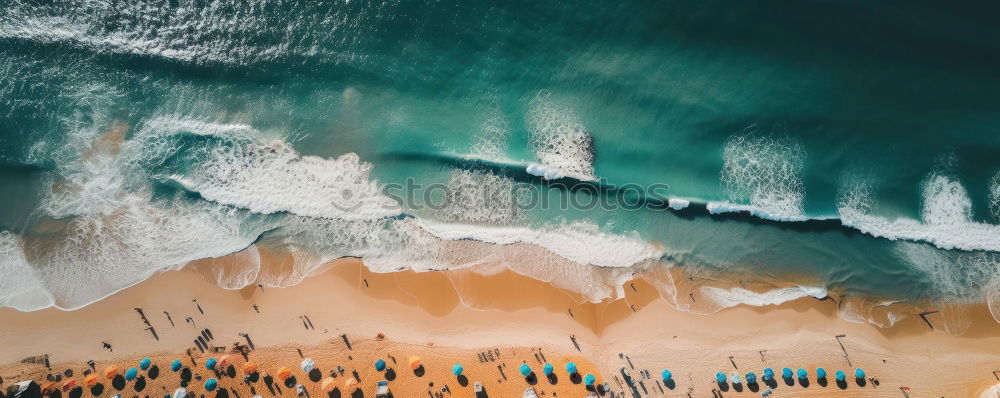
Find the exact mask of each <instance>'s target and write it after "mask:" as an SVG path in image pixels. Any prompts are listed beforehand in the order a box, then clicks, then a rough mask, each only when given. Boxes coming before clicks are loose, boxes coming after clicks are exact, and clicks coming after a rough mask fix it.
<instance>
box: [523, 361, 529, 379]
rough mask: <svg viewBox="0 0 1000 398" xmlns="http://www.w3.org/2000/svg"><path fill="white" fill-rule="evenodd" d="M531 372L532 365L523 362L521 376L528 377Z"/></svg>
mask: <svg viewBox="0 0 1000 398" xmlns="http://www.w3.org/2000/svg"><path fill="white" fill-rule="evenodd" d="M530 374H531V367H530V366H528V364H526V363H522V364H521V376H524V377H528V375H530Z"/></svg>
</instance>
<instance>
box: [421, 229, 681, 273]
mask: <svg viewBox="0 0 1000 398" xmlns="http://www.w3.org/2000/svg"><path fill="white" fill-rule="evenodd" d="M416 222H417V224H418V225H420V226H421V227H422V228H423V229H425V230H427V231H428V232H430V233H431V234H433V235H434V236H436V237H438V238H440V239H445V240H462V239H473V240H477V241H481V242H488V243H494V244H500V245H509V244H514V243H526V244H531V245H536V246H540V247H543V248H546V249H548V250H550V251H552V252H553V253H555V254H557V255H559V256H560V257H563V258H566V259H568V260H570V261H573V262H576V263H579V264H590V265H596V266H599V267H629V266H632V265H634V264H638V263H641V262H643V261H646V260H656V259H659V258H660V257H662V256H663V253H664V251H663V249H662V248H659V247H655V246H653V245H651V244H649V243H647V242H645V241H643V240H642V239H641V238H640V237H639V236H638V235H637V234H631V235H612V234H607V233H603V232H601V230H600V228H599V227H598V226H597V225H596V224H594V223H591V222H586V221H577V222H573V223H560V224H554V225H549V226H545V227H542V228H539V229H532V228H528V227H517V226H511V227H489V226H473V225H466V224H444V223H437V222H433V221H428V220H417V221H416Z"/></svg>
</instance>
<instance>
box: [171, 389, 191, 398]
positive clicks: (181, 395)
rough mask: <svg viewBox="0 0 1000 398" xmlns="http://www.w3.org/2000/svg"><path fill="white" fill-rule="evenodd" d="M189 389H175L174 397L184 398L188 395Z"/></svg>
mask: <svg viewBox="0 0 1000 398" xmlns="http://www.w3.org/2000/svg"><path fill="white" fill-rule="evenodd" d="M187 393H188V392H187V390H185V389H183V388H178V389H176V390H174V398H184V397H186V396H187Z"/></svg>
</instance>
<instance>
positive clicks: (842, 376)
mask: <svg viewBox="0 0 1000 398" xmlns="http://www.w3.org/2000/svg"><path fill="white" fill-rule="evenodd" d="M845 378H847V376H846V375H845V374H844V371H843V370H838V371H837V381H844V379H845Z"/></svg>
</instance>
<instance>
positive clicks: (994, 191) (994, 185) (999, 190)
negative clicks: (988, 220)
mask: <svg viewBox="0 0 1000 398" xmlns="http://www.w3.org/2000/svg"><path fill="white" fill-rule="evenodd" d="M989 208H990V214H992V215H993V221H996V222H1000V171H997V173H996V174H995V175H993V179H991V180H990V193H989Z"/></svg>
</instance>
